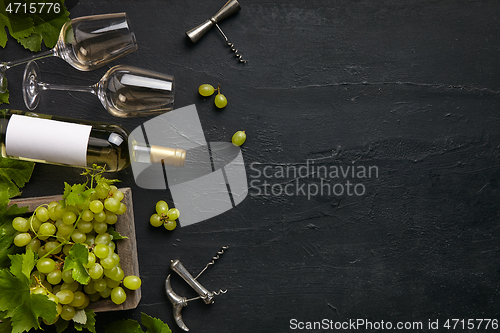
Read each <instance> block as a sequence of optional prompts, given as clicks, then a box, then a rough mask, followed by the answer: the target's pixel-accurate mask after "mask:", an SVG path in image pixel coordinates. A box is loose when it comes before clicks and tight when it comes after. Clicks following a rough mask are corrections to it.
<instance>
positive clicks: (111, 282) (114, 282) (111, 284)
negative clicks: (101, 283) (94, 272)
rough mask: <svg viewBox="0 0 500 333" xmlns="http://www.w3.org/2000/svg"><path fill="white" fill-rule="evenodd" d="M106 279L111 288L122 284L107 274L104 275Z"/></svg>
mask: <svg viewBox="0 0 500 333" xmlns="http://www.w3.org/2000/svg"><path fill="white" fill-rule="evenodd" d="M104 280H106V284H107V285H108V287H110V288H111V289H113V288H116V287H118V286H119V285H120V283H121V281H115V280H111V279H110V278H109V277H107V276H105V277H104Z"/></svg>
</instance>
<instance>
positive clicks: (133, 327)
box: [104, 313, 172, 333]
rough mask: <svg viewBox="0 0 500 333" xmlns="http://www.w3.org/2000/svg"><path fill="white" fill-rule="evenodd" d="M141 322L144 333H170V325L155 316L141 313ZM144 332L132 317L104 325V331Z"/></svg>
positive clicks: (115, 332) (114, 332)
mask: <svg viewBox="0 0 500 333" xmlns="http://www.w3.org/2000/svg"><path fill="white" fill-rule="evenodd" d="M141 323H142V325H144V327H146V329H147V331H146V333H172V331H171V330H170V327H168V325H167V324H165V323H164V322H163V321H161V320H160V319H157V318H153V317H151V316H148V315H147V314H145V313H142V314H141ZM117 332H120V333H144V331H143V330H142V327H141V325H140V324H139V323H138V322H137V321H135V320H132V319H120V320H116V321H114V322H112V323H111V324H109V325H107V326H105V327H104V333H117Z"/></svg>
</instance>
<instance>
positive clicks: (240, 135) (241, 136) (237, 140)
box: [231, 131, 247, 146]
mask: <svg viewBox="0 0 500 333" xmlns="http://www.w3.org/2000/svg"><path fill="white" fill-rule="evenodd" d="M246 139H247V135H246V133H245V131H238V132H236V133H234V135H233V138H232V139H231V142H232V143H233V145H235V146H241V145H242V144H243V143H244V142H245V140H246Z"/></svg>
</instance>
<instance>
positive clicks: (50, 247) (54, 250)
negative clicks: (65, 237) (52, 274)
mask: <svg viewBox="0 0 500 333" xmlns="http://www.w3.org/2000/svg"><path fill="white" fill-rule="evenodd" d="M60 245H61V243H59V242H58V241H52V242H47V243H45V251H47V252H50V253H51V254H58V253H60V252H61V251H62V246H60Z"/></svg>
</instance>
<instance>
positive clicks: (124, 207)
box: [115, 202, 127, 215]
mask: <svg viewBox="0 0 500 333" xmlns="http://www.w3.org/2000/svg"><path fill="white" fill-rule="evenodd" d="M126 211H127V205H125V204H124V203H123V202H120V208H118V210H117V211H116V212H115V214H116V215H122V214H125V212H126Z"/></svg>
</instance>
